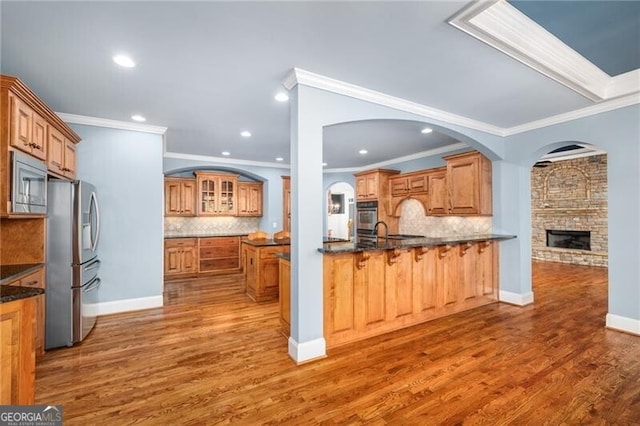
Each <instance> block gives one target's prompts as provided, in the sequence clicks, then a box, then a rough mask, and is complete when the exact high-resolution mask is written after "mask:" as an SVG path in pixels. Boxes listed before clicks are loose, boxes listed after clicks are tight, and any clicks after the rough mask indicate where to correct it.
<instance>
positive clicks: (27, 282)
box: [7, 268, 44, 288]
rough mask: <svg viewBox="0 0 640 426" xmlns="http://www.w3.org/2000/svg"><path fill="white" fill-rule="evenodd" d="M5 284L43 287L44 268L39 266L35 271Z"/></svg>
mask: <svg viewBox="0 0 640 426" xmlns="http://www.w3.org/2000/svg"><path fill="white" fill-rule="evenodd" d="M7 285H13V286H20V287H32V288H44V268H40V269H38V270H37V271H35V272H32V273H30V274H29V275H26V276H24V277H22V278H19V279H16V280H13V281H11V282H9V283H7Z"/></svg>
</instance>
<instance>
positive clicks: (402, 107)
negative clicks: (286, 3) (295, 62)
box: [282, 68, 503, 136]
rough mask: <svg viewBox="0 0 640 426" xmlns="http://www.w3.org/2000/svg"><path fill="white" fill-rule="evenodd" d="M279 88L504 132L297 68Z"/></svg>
mask: <svg viewBox="0 0 640 426" xmlns="http://www.w3.org/2000/svg"><path fill="white" fill-rule="evenodd" d="M282 84H283V85H284V86H285V87H286V88H287V90H291V89H292V88H293V87H295V86H296V85H297V84H302V85H305V86H310V87H315V88H317V89H322V90H326V91H328V92H333V93H337V94H340V95H345V96H349V97H352V98H355V99H360V100H363V101H367V102H371V103H374V104H378V105H382V106H386V107H389V108H393V109H396V110H399V111H405V112H410V113H412V114H415V115H419V116H421V117H425V118H429V119H434V120H439V121H443V122H445V123H449V124H456V125H459V126H464V127H467V128H469V129H474V130H480V131H482V132H485V133H490V134H493V135H497V136H502V135H503V129H502V128H501V127H498V126H494V125H491V124H487V123H483V122H482V121H478V120H473V119H471V118H467V117H463V116H461V115H456V114H452V113H449V112H446V111H442V110H439V109H436V108H431V107H428V106H425V105H421V104H418V103H415V102H411V101H407V100H405V99H401V98H397V97H395V96H390V95H386V94H384V93H380V92H376V91H375V90H370V89H366V88H364V87H360V86H356V85H355V84H351V83H345V82H343V81H340V80H335V79H333V78H329V77H325V76H322V75H320V74H314V73H312V72H309V71H305V70H303V69H300V68H293V69H292V70H291V72H290V73H289V74H287V77H285V80H284V81H283V82H282Z"/></svg>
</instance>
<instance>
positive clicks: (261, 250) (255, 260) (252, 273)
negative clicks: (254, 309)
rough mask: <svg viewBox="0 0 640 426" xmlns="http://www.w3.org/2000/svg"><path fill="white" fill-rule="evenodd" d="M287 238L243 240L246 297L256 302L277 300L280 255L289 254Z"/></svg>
mask: <svg viewBox="0 0 640 426" xmlns="http://www.w3.org/2000/svg"><path fill="white" fill-rule="evenodd" d="M289 245H290V240H289V238H283V239H275V240H274V239H267V238H264V239H256V240H250V239H243V240H242V253H243V258H244V270H245V280H246V287H247V288H246V290H247V296H249V297H250V298H251V299H252V300H254V301H256V302H262V301H265V300H274V299H277V298H278V293H279V292H278V286H279V277H280V273H279V269H278V268H279V267H278V257H277V255H278V254H280V253H289Z"/></svg>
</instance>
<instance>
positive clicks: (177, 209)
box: [164, 180, 182, 216]
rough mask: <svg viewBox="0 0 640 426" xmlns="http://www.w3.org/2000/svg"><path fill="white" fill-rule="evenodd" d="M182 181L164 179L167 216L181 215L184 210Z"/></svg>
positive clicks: (165, 212)
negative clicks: (181, 193)
mask: <svg viewBox="0 0 640 426" xmlns="http://www.w3.org/2000/svg"><path fill="white" fill-rule="evenodd" d="M181 189H182V184H181V182H179V181H177V180H165V181H164V214H165V215H166V216H172V215H173V216H175V215H179V214H180V213H181V212H182V202H181V201H182V197H181V195H180V192H181Z"/></svg>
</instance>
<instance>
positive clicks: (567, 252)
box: [531, 155, 608, 266]
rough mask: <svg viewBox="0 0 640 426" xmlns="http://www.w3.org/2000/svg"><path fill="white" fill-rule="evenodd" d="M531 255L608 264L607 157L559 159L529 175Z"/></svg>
mask: <svg viewBox="0 0 640 426" xmlns="http://www.w3.org/2000/svg"><path fill="white" fill-rule="evenodd" d="M531 196H532V200H531V214H532V218H531V225H532V256H533V258H534V259H538V260H548V261H553V262H563V263H574V264H579V265H591V266H607V263H608V259H607V252H608V244H607V239H608V233H607V156H606V155H594V156H590V157H582V158H576V159H571V160H564V161H555V162H552V163H551V164H548V165H547V167H541V168H538V167H534V168H533V170H532V172H531Z"/></svg>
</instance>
